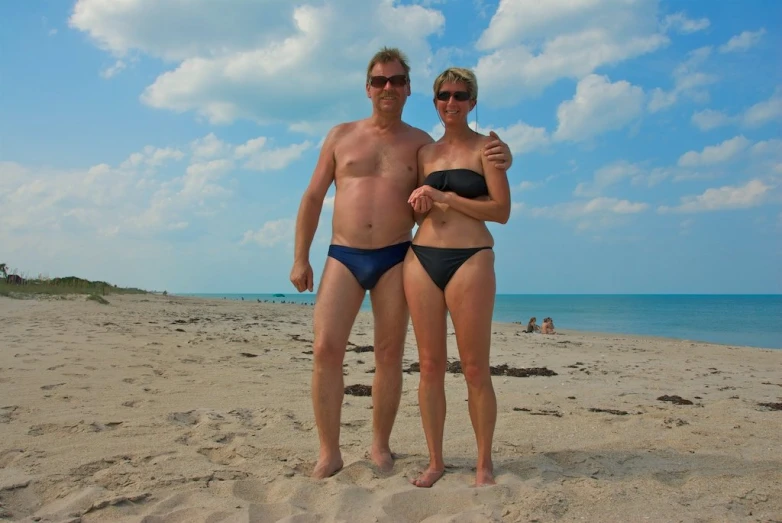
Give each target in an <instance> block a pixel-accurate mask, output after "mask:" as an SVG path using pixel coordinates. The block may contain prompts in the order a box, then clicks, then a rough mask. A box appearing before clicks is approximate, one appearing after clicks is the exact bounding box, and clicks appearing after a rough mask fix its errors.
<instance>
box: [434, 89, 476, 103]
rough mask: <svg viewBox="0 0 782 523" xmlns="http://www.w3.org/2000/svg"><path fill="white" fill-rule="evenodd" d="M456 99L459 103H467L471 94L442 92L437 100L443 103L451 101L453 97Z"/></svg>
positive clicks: (438, 94) (465, 92)
mask: <svg viewBox="0 0 782 523" xmlns="http://www.w3.org/2000/svg"><path fill="white" fill-rule="evenodd" d="M452 96H453V97H454V98H455V99H456V101H457V102H466V101H467V100H469V99H470V93H468V92H467V91H454V92H451V91H440V92H439V93H437V99H438V100H440V101H441V102H447V101H448V100H450V99H451V97H452Z"/></svg>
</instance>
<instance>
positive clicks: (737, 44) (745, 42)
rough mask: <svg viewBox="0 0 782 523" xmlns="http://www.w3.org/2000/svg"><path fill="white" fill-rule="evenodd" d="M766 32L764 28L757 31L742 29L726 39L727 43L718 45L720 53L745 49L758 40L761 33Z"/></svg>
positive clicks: (751, 46) (754, 44)
mask: <svg viewBox="0 0 782 523" xmlns="http://www.w3.org/2000/svg"><path fill="white" fill-rule="evenodd" d="M764 34H766V30H765V29H764V28H760V29H759V30H757V31H744V32H743V33H741V34H738V35H736V36H734V37H733V38H731V39H730V40H728V42H727V43H725V44H723V45H721V46H720V49H719V50H720V53H737V52H742V51H747V50H749V49H751V48H753V47H755V46H756V45H758V43H759V42H760V39H761V38H762V37H763V35H764Z"/></svg>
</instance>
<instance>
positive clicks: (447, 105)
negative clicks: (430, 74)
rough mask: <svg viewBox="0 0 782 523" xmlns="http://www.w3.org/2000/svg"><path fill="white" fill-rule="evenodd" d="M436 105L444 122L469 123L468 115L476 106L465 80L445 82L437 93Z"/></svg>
mask: <svg viewBox="0 0 782 523" xmlns="http://www.w3.org/2000/svg"><path fill="white" fill-rule="evenodd" d="M434 105H435V108H436V109H437V114H439V115H440V119H441V120H442V121H443V123H444V124H446V125H447V124H455V123H461V122H464V123H467V116H468V115H469V114H470V111H471V110H472V108H473V107H475V101H474V100H470V93H469V91H468V89H467V84H465V83H464V82H443V84H442V85H441V86H440V89H439V91H437V93H435V98H434Z"/></svg>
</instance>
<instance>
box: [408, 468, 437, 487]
mask: <svg viewBox="0 0 782 523" xmlns="http://www.w3.org/2000/svg"><path fill="white" fill-rule="evenodd" d="M443 474H445V469H442V470H433V469H431V468H429V469H426V470H425V471H424V472H422V473H421V475H420V476H418V477H417V478H415V479H411V480H410V483H412V484H413V485H415V486H416V487H421V488H429V487H431V486H432V485H434V484H435V483H437V480H439V479H440V478H442V477H443Z"/></svg>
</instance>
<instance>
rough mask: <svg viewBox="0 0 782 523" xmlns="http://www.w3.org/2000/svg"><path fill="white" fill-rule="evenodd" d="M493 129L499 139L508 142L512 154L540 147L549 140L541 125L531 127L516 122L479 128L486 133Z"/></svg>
mask: <svg viewBox="0 0 782 523" xmlns="http://www.w3.org/2000/svg"><path fill="white" fill-rule="evenodd" d="M490 130H493V131H494V132H495V133H497V135H498V136H499V137H500V139H501V140H502V141H503V142H505V143H507V144H508V147H510V150H511V152H512V153H513V154H514V155H519V154H524V153H528V152H531V151H534V150H537V149H540V148H542V147H545V146H546V145H548V143H549V142H550V137H549V135H548V133H547V132H546V129H545V128H543V127H533V126H531V125H529V124H526V123H524V122H517V123H515V124H513V125H510V126H508V127H504V128H503V127H498V128H494V129H492V128H486V129H481V132H482V133H488V131H490Z"/></svg>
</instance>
